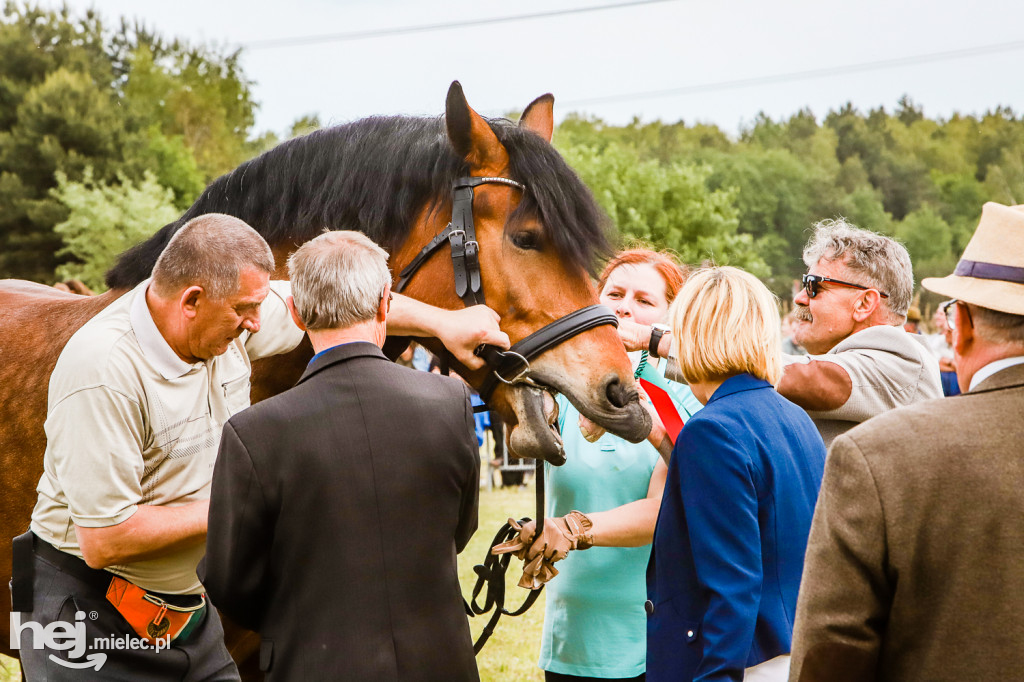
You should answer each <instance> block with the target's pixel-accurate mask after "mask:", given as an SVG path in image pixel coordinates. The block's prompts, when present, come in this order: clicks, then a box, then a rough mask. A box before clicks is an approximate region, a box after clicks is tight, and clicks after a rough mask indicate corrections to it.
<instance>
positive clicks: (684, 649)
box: [647, 374, 825, 682]
mask: <svg viewBox="0 0 1024 682" xmlns="http://www.w3.org/2000/svg"><path fill="white" fill-rule="evenodd" d="M824 466H825V446H824V444H823V443H822V441H821V436H820V435H818V431H817V429H815V427H814V423H813V422H812V421H811V419H810V417H808V416H807V413H806V412H804V411H803V410H802V409H800V408H799V407H797V406H796V405H794V404H793V403H791V402H789V401H788V400H786V399H785V398H783V397H782V396H781V395H779V394H778V393H776V392H775V390H774V389H772V387H771V384H769V383H768V382H767V381H762V380H761V379H756V378H754V377H752V376H750V375H749V374H740V375H738V376H734V377H732V378H730V379H728V380H726V381H725V383H723V384H722V385H721V386H720V387H719V388H718V390H716V391H715V393H714V395H712V396H711V398H710V400H708V403H707V405H706V406H705V407H704V409H703V410H701V411H700V412H698V413H697V414H696V415H694V416H693V417H692V418H691V419H690V421H688V422H687V423H686V426H684V427H683V430H682V431H681V432H680V434H679V437H678V439H677V441H676V446H675V449H674V450H673V452H672V460H671V462H670V463H669V467H668V480H667V481H666V483H665V492H664V495H663V497H662V501H661V511H660V513H659V515H658V525H657V527H656V529H655V532H654V549H653V551H652V554H651V562H650V565H649V567H648V573H647V585H648V589H647V591H648V597H649V599H650V601H649V603H648V612H649V614H650V615H649V616H648V619H647V679H648V680H649V682H654V681H657V680H673V681H675V680H736V681H737V682H738V681H739V680H742V679H743V671H744V669H745V668H748V667H750V666H753V665H756V664H758V663H761V662H763V661H766V660H769V659H771V658H774V657H775V656H778V655H780V654H786V653H789V650H790V638H791V636H792V631H793V618H794V616H795V612H796V599H797V588H798V587H799V584H800V574H801V571H802V569H803V559H804V549H805V547H806V545H807V534H808V531H809V530H810V525H811V517H812V515H813V513H814V502H815V499H816V497H817V495H818V486H819V485H820V484H821V475H822V470H823V469H824ZM652 607H653V610H652Z"/></svg>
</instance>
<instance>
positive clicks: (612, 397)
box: [604, 376, 630, 407]
mask: <svg viewBox="0 0 1024 682" xmlns="http://www.w3.org/2000/svg"><path fill="white" fill-rule="evenodd" d="M604 392H605V395H606V396H608V402H610V403H611V404H612V405H614V406H615V407H625V406H626V405H627V404H628V403H629V398H630V396H629V391H628V390H627V388H626V387H625V386H623V384H622V382H621V381H619V378H618V377H617V376H613V377H611V378H610V379H609V380H608V383H607V384H605V389H604Z"/></svg>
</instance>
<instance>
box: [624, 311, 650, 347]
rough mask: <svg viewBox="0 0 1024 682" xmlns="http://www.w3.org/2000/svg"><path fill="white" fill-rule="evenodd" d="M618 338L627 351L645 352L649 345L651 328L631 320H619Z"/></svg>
mask: <svg viewBox="0 0 1024 682" xmlns="http://www.w3.org/2000/svg"><path fill="white" fill-rule="evenodd" d="M618 329H619V338H620V339H622V345H624V346H625V347H626V350H627V351H634V350H647V346H648V345H649V344H650V343H651V328H650V327H649V326H648V325H646V324H637V323H636V322H633V321H632V320H628V319H621V318H620V319H619V328H618Z"/></svg>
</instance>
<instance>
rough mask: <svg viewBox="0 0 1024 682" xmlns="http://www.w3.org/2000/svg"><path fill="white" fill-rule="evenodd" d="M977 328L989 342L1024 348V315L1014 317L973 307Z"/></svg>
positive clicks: (998, 311) (972, 311)
mask: <svg viewBox="0 0 1024 682" xmlns="http://www.w3.org/2000/svg"><path fill="white" fill-rule="evenodd" d="M971 315H973V316H974V325H975V327H980V328H981V329H980V334H979V335H980V336H981V337H982V338H984V339H987V340H989V341H993V342H995V343H1000V344H1009V345H1014V346H1021V347H1024V315H1013V314H1011V313H1004V312H1002V311H1000V310H992V309H991V308H982V307H981V306H977V305H973V304H972V305H971Z"/></svg>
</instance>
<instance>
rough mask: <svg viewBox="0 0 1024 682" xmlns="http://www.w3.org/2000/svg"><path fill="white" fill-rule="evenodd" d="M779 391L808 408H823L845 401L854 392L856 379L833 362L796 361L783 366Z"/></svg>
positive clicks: (836, 407) (824, 409)
mask: <svg viewBox="0 0 1024 682" xmlns="http://www.w3.org/2000/svg"><path fill="white" fill-rule="evenodd" d="M778 391H779V394H780V395H782V396H783V397H785V398H786V399H788V400H790V401H792V402H794V403H796V404H797V405H799V406H800V407H802V408H804V409H805V410H813V411H818V412H824V411H827V410H835V409H838V408H840V407H842V406H843V405H845V404H846V401H847V400H849V399H850V395H851V394H852V393H853V380H851V379H850V375H849V374H847V372H846V370H845V369H843V368H842V367H840V366H839V365H837V364H836V363H834V362H828V361H823V360H811V361H810V362H794V363H792V364H789V365H786V366H785V367H784V368H783V371H782V381H780V382H779V388H778Z"/></svg>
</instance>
